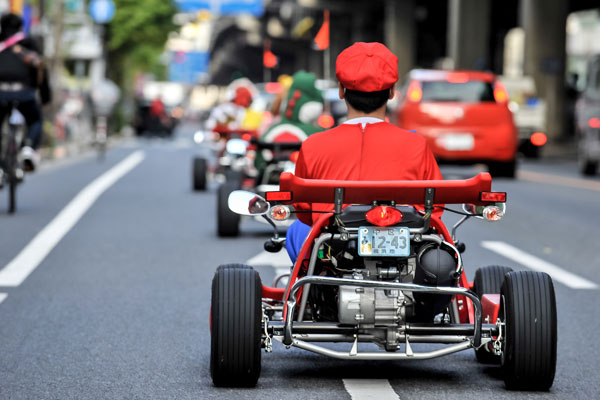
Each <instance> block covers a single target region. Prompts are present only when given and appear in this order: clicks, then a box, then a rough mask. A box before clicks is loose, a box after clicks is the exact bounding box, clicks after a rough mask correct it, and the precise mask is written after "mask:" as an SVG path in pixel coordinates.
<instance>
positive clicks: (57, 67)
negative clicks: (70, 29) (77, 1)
mask: <svg viewBox="0 0 600 400" xmlns="http://www.w3.org/2000/svg"><path fill="white" fill-rule="evenodd" d="M43 2H44V1H43V0H42V1H41V2H40V3H43ZM53 5H54V9H53V12H52V14H53V16H54V18H52V19H53V21H54V23H53V35H52V44H53V46H52V48H53V50H54V54H52V60H51V62H50V71H49V74H50V78H51V79H50V84H51V85H52V88H53V91H54V94H53V96H52V107H51V115H52V118H54V116H55V115H56V114H57V113H58V110H59V108H60V99H59V96H58V89H59V86H60V84H59V82H60V77H61V73H62V66H63V61H64V60H63V55H62V50H63V49H62V37H63V31H64V18H65V7H64V2H63V1H56V0H55V1H54V2H53Z"/></svg>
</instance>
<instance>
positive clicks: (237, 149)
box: [225, 139, 248, 156]
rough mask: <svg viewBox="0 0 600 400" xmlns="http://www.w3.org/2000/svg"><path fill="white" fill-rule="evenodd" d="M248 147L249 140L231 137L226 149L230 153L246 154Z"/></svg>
mask: <svg viewBox="0 0 600 400" xmlns="http://www.w3.org/2000/svg"><path fill="white" fill-rule="evenodd" d="M247 148H248V142H246V141H245V140H242V139H229V140H228V141H227V145H226V146H225V149H226V150H227V152H228V153H229V154H233V155H236V156H243V155H244V154H246V149H247Z"/></svg>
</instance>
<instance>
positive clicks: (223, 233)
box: [217, 182, 240, 237]
mask: <svg viewBox="0 0 600 400" xmlns="http://www.w3.org/2000/svg"><path fill="white" fill-rule="evenodd" d="M236 189H238V185H237V184H235V183H231V182H225V183H224V184H222V185H221V186H219V189H218V192H217V234H218V235H219V236H220V237H232V236H237V235H239V233H240V216H239V215H238V214H236V213H234V212H233V211H231V210H230V209H229V205H228V199H229V194H230V193H231V192H233V191H234V190H236Z"/></svg>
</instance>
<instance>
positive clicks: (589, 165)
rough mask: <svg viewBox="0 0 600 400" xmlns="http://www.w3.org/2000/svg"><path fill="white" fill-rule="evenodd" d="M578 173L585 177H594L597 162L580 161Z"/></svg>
mask: <svg viewBox="0 0 600 400" xmlns="http://www.w3.org/2000/svg"><path fill="white" fill-rule="evenodd" d="M579 171H580V172H581V173H582V174H583V175H586V176H593V175H596V172H598V162H594V161H590V160H587V159H580V160H579Z"/></svg>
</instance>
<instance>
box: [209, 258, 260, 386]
mask: <svg viewBox="0 0 600 400" xmlns="http://www.w3.org/2000/svg"><path fill="white" fill-rule="evenodd" d="M261 298H262V282H261V280H260V276H259V275H258V272H256V271H254V270H253V269H252V267H249V266H247V265H242V264H229V265H222V266H220V267H219V268H218V269H217V272H216V273H215V275H214V278H213V281H212V302H211V309H210V312H211V326H210V339H211V340H210V375H211V377H212V380H213V383H214V385H215V386H219V387H253V386H256V382H257V381H258V378H259V376H260V369H261V366H260V358H261V342H262V329H261V325H262V323H261V320H262V306H261V303H262V300H261Z"/></svg>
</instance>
